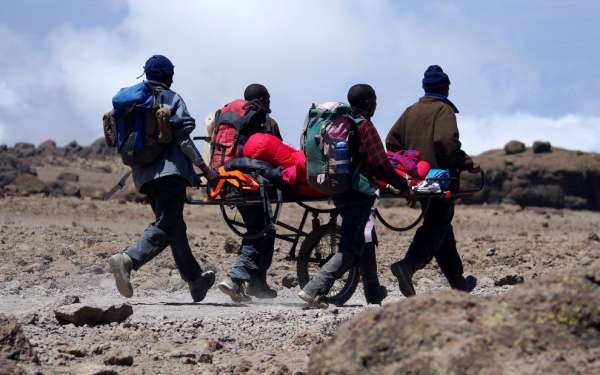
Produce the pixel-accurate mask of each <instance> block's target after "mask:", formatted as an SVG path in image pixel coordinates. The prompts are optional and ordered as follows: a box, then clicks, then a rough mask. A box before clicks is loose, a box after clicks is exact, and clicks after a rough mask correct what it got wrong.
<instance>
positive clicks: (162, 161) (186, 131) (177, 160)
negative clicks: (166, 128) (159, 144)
mask: <svg viewBox="0 0 600 375" xmlns="http://www.w3.org/2000/svg"><path fill="white" fill-rule="evenodd" d="M143 85H149V86H150V87H153V88H160V89H161V91H160V93H159V95H158V102H159V103H160V104H162V105H168V106H169V107H171V119H170V123H171V126H172V127H173V140H172V141H171V143H169V144H167V145H166V146H165V150H164V151H163V153H162V154H161V155H160V157H158V159H156V161H155V162H154V163H152V164H150V165H149V166H145V167H132V168H131V170H132V177H133V182H134V183H135V186H136V188H137V189H138V190H141V189H142V187H143V186H144V184H145V183H147V182H150V181H153V180H156V179H158V178H161V177H166V176H172V175H177V176H181V177H182V178H184V179H185V180H186V181H187V182H188V184H190V185H192V186H195V185H198V183H199V179H198V176H197V174H196V172H195V171H194V168H193V165H192V162H191V160H190V159H189V158H188V157H187V156H186V155H185V154H184V153H183V152H182V151H181V149H180V147H179V142H180V141H181V140H182V139H183V138H189V137H190V134H191V133H192V131H193V130H194V129H195V128H196V121H195V120H194V118H193V117H192V116H190V114H189V112H188V110H187V107H186V105H185V102H184V101H183V99H182V98H181V96H179V94H177V93H176V92H174V91H172V90H170V89H169V88H167V87H166V86H164V85H163V84H162V83H160V82H156V81H145V82H143ZM117 104H118V103H117ZM113 105H115V103H114V99H113ZM117 107H118V105H115V110H118V108H117Z"/></svg>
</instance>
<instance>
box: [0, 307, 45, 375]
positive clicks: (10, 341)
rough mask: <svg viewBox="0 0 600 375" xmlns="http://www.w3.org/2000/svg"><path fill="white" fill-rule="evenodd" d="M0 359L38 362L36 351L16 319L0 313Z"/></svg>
mask: <svg viewBox="0 0 600 375" xmlns="http://www.w3.org/2000/svg"><path fill="white" fill-rule="evenodd" d="M0 359H7V360H12V361H19V362H21V361H22V362H30V363H35V364H39V359H38V356H37V353H36V352H35V350H34V349H33V346H32V345H31V343H30V342H29V340H28V339H27V337H26V336H25V334H24V333H23V329H22V328H21V325H20V324H19V322H17V320H16V319H13V318H9V317H7V316H6V315H2V314H0Z"/></svg>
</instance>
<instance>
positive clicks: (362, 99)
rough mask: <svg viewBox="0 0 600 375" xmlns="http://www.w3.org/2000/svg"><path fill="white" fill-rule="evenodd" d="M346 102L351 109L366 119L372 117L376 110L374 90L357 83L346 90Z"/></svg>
mask: <svg viewBox="0 0 600 375" xmlns="http://www.w3.org/2000/svg"><path fill="white" fill-rule="evenodd" d="M348 102H349V103H350V106H351V107H352V109H354V110H355V111H356V112H359V113H360V114H362V115H364V116H366V117H367V118H371V117H373V114H375V108H377V96H376V95H375V90H373V88H372V87H371V86H369V85H367V84H364V83H359V84H357V85H354V86H352V87H350V90H348Z"/></svg>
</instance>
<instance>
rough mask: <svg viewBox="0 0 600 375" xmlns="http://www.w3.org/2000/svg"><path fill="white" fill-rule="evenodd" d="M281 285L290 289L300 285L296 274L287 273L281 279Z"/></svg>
mask: <svg viewBox="0 0 600 375" xmlns="http://www.w3.org/2000/svg"><path fill="white" fill-rule="evenodd" d="M281 285H283V286H284V287H286V288H288V289H292V288H295V287H297V286H298V279H296V276H295V275H292V274H288V275H285V276H284V277H283V279H282V280H281Z"/></svg>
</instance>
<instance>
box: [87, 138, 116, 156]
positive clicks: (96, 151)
mask: <svg viewBox="0 0 600 375" xmlns="http://www.w3.org/2000/svg"><path fill="white" fill-rule="evenodd" d="M81 154H82V157H96V158H98V157H108V156H115V155H117V151H116V148H115V147H110V146H108V145H107V144H106V141H105V140H104V137H102V138H98V139H96V140H95V141H94V143H92V144H91V145H89V146H88V147H84V149H83V150H82V152H81Z"/></svg>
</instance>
